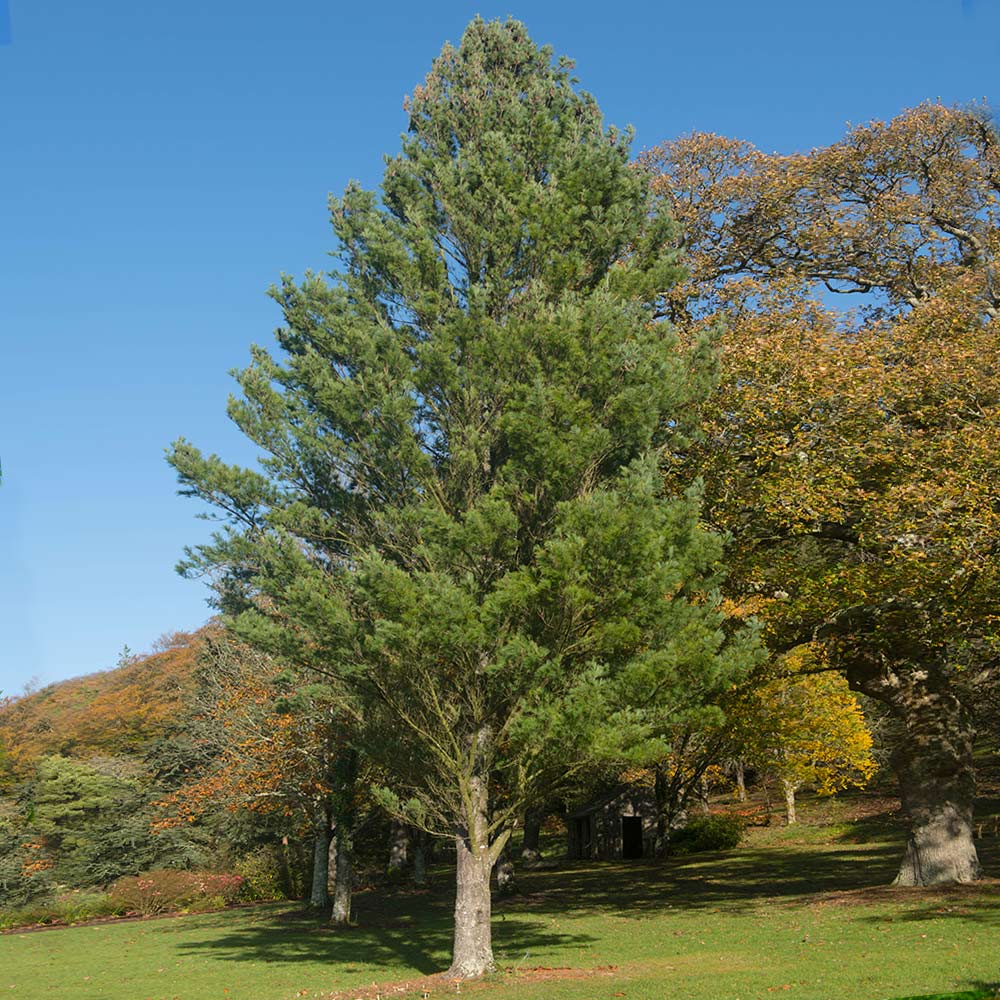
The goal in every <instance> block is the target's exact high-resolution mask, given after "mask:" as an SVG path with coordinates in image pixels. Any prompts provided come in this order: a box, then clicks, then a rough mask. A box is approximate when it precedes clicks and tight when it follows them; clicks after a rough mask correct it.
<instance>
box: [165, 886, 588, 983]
mask: <svg viewBox="0 0 1000 1000" xmlns="http://www.w3.org/2000/svg"><path fill="white" fill-rule="evenodd" d="M365 895H369V894H367V893H366V894H365ZM368 902H369V904H371V903H372V902H373V901H372V900H368ZM443 903H444V900H443V899H435V900H433V905H432V906H431V907H429V909H430V911H431V912H429V913H428V912H425V913H422V914H415V915H412V918H411V919H407V918H406V915H398V916H396V917H388V918H386V916H385V914H384V913H383V914H381V916H380V915H379V913H377V912H376V913H370V914H369V919H368V920H367V921H366V920H365V918H364V915H363V914H362V915H361V916H360V920H359V922H358V923H357V924H355V925H352V926H347V927H343V926H341V927H331V926H330V925H329V924H326V923H324V922H321V921H319V920H318V919H317V918H316V917H315V916H313V915H311V914H307V913H303V912H297V913H284V914H275V916H274V919H273V920H269V921H266V922H262V923H260V924H258V925H257V926H253V925H251V926H242V927H239V928H238V929H235V930H233V931H232V932H230V933H227V934H221V935H215V936H212V937H210V938H206V939H204V940H201V941H192V942H184V943H182V944H180V945H179V946H178V948H179V950H180V951H183V952H187V953H189V954H198V955H201V956H203V957H210V958H213V959H218V960H219V961H233V962H246V961H248V960H250V961H262V962H270V963H281V964H288V963H301V962H310V963H327V964H331V966H332V965H336V966H338V967H339V968H341V969H342V970H343V971H344V972H347V973H352V972H360V971H361V967H363V966H368V967H378V966H381V967H383V968H385V969H386V970H387V972H388V970H391V974H392V975H397V974H398V975H400V976H406V975H408V974H412V973H420V974H422V975H430V974H431V973H434V972H441V971H442V970H443V969H445V968H446V967H447V965H448V961H449V959H450V954H451V943H452V941H451V935H452V927H451V922H450V915H449V914H445V913H443V912H439V911H442V910H443V908H444V907H443V905H442V904H443ZM373 909H374V907H373ZM377 909H378V910H382V909H383V908H382V907H378V908H377ZM494 938H495V941H496V943H498V944H499V945H501V946H502V948H503V949H504V951H510V952H514V953H519V952H522V951H528V950H531V951H534V950H536V949H540V948H544V949H547V950H548V949H551V950H555V951H558V950H559V949H560V948H579V947H580V946H582V945H587V944H592V943H593V942H594V941H595V940H596V939H594V938H593V937H591V936H589V935H586V934H565V933H556V932H553V931H552V930H551V928H550V927H549V926H547V925H546V924H545V923H543V922H541V921H539V920H533V919H532V918H531V917H530V916H527V915H524V916H522V915H508V916H505V918H504V919H503V920H502V921H500V920H497V921H495V922H494Z"/></svg>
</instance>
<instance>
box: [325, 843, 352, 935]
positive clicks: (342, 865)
mask: <svg viewBox="0 0 1000 1000" xmlns="http://www.w3.org/2000/svg"><path fill="white" fill-rule="evenodd" d="M335 870H336V881H335V882H334V887H333V911H332V913H331V914H330V923H332V924H347V923H350V920H351V897H352V895H353V893H354V850H353V838H352V837H351V831H350V830H346V829H341V830H339V831H338V832H337V851H336V865H335Z"/></svg>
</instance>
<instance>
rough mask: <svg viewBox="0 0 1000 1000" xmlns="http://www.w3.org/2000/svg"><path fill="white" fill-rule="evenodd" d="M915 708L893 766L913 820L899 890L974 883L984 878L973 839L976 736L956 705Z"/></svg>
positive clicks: (944, 701)
mask: <svg viewBox="0 0 1000 1000" xmlns="http://www.w3.org/2000/svg"><path fill="white" fill-rule="evenodd" d="M932 704H933V706H934V707H933V708H932V707H931V705H927V706H915V707H914V709H913V711H912V712H911V716H910V722H909V725H907V726H906V735H905V738H904V739H903V740H902V742H901V746H900V748H899V750H897V752H896V753H895V754H894V755H893V764H894V766H895V768H896V772H897V774H898V776H899V784H900V797H901V799H902V804H903V809H904V810H905V811H906V813H907V815H908V816H909V820H910V833H909V837H908V839H907V844H906V853H905V854H904V856H903V863H902V865H901V866H900V869H899V874H898V875H897V876H896V880H895V882H894V884H895V885H939V884H941V883H948V882H974V881H975V880H976V879H978V878H979V876H980V874H981V870H980V866H979V857H978V855H977V853H976V845H975V842H974V840H973V823H972V804H973V798H974V796H975V772H974V770H973V762H972V745H973V733H972V730H971V728H970V727H969V726H968V725H967V724H965V723H964V722H963V719H962V713H961V712H960V711H959V710H958V707H957V702H956V703H953V704H949V700H948V699H934V700H933V701H932Z"/></svg>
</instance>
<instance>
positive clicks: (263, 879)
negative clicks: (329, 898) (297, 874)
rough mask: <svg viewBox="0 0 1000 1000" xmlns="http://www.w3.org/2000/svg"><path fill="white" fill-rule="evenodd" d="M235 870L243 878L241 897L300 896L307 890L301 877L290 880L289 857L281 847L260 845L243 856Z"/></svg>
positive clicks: (286, 897)
mask: <svg viewBox="0 0 1000 1000" xmlns="http://www.w3.org/2000/svg"><path fill="white" fill-rule="evenodd" d="M233 870H234V871H235V872H236V874H237V875H239V876H240V877H241V878H242V879H243V885H242V888H241V890H240V898H241V899H244V900H246V901H247V902H260V901H263V900H273V899H297V898H299V897H300V896H301V895H302V894H303V892H304V891H305V884H304V882H302V881H301V880H300V881H299V882H298V883H296V884H289V877H288V859H287V858H284V857H282V855H281V848H280V847H274V846H267V847H259V848H257V849H256V850H254V851H251V852H249V853H248V854H246V855H244V856H243V857H242V858H240V859H239V860H238V861H237V862H236V863H235V864H234V865H233Z"/></svg>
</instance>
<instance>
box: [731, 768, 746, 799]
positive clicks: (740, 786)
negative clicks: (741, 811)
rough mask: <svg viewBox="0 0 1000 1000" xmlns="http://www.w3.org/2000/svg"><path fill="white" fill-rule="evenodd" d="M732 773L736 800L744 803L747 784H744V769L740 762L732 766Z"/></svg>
mask: <svg viewBox="0 0 1000 1000" xmlns="http://www.w3.org/2000/svg"><path fill="white" fill-rule="evenodd" d="M733 771H734V772H735V776H736V798H737V799H739V801H740V802H746V800H747V783H746V767H745V766H744V764H743V761H742V760H737V761H736V762H735V763H734V764H733Z"/></svg>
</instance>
